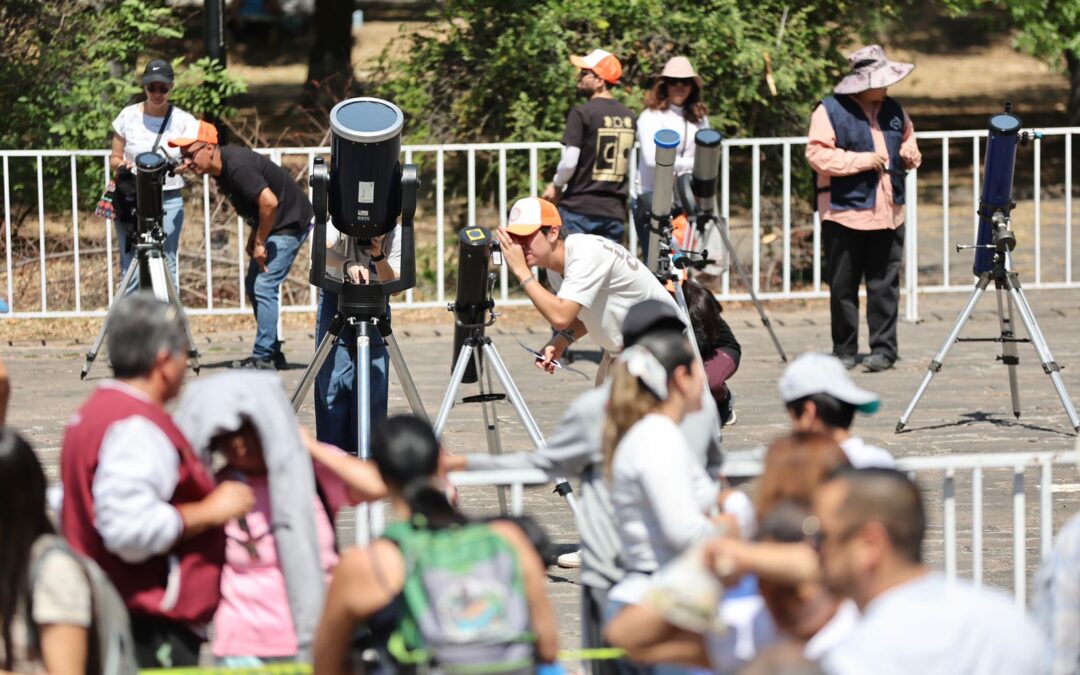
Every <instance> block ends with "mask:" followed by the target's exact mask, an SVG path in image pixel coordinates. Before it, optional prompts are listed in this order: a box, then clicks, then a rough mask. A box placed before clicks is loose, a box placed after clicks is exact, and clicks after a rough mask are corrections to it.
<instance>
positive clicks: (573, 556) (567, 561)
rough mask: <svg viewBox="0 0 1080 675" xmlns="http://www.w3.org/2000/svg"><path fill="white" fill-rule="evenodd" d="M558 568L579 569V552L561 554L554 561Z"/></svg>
mask: <svg viewBox="0 0 1080 675" xmlns="http://www.w3.org/2000/svg"><path fill="white" fill-rule="evenodd" d="M555 562H556V563H558V565H559V567H565V568H567V569H577V568H579V567H581V551H571V552H570V553H563V554H562V555H561V556H559V557H558V558H557V559H556V560H555Z"/></svg>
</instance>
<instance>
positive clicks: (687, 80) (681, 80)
mask: <svg viewBox="0 0 1080 675" xmlns="http://www.w3.org/2000/svg"><path fill="white" fill-rule="evenodd" d="M664 82H666V83H667V85H668V86H669V87H670V86H674V85H681V86H686V87H692V86H694V78H692V77H665V78H664Z"/></svg>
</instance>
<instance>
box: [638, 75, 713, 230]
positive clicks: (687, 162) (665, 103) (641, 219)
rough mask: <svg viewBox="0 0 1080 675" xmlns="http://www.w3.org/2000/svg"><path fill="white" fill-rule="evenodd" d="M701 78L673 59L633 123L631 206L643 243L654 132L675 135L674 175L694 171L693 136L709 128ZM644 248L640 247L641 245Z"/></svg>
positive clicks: (653, 159)
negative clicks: (633, 198) (634, 170)
mask: <svg viewBox="0 0 1080 675" xmlns="http://www.w3.org/2000/svg"><path fill="white" fill-rule="evenodd" d="M701 88H702V83H701V77H700V76H699V75H698V74H697V73H696V72H695V71H694V66H693V65H691V64H690V61H689V59H687V58H686V57H685V56H673V57H672V58H671V59H670V60H669V61H668V62H667V63H666V64H665V65H664V70H663V72H661V73H660V77H658V78H656V82H655V83H654V84H653V86H652V89H650V90H649V92H648V93H647V94H645V109H644V110H642V111H641V115H640V116H639V117H638V121H637V139H638V146H639V148H638V168H637V183H636V184H635V186H634V187H635V191H634V192H635V194H637V195H638V196H637V199H636V201H635V202H634V204H635V206H634V224H635V226H637V228H638V235H639V238H640V239H641V240H642V241H644V236H643V235H644V232H645V223H646V219H647V218H648V214H649V209H650V208H651V207H652V192H653V182H654V180H655V178H656V143H655V141H654V140H653V137H654V136H655V135H656V132H657V131H660V130H662V129H671V130H673V131H676V132H678V134H679V137H680V139H681V140H680V141H679V147H678V148H677V149H676V151H675V175H676V176H678V175H682V174H684V173H690V171H692V170H693V168H694V134H696V133H697V132H698V131H699V130H700V129H708V128H709V117H708V112H709V111H708V108H707V107H706V106H705V103H704V102H703V101H702V100H701ZM643 246H644V244H643Z"/></svg>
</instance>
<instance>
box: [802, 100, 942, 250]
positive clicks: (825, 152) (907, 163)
mask: <svg viewBox="0 0 1080 675" xmlns="http://www.w3.org/2000/svg"><path fill="white" fill-rule="evenodd" d="M852 100H856V101H857V99H855V98H854V97H852ZM859 105H860V107H862V109H863V113H864V114H865V115H866V118H867V119H868V120H870V136H871V137H872V138H873V139H874V151H875V152H874V153H870V152H852V151H850V150H844V149H842V148H838V147H836V132H835V131H833V126H832V123H831V122H830V121H829V113H828V112H826V110H825V106H823V105H819V106H818V107H817V109H816V110H814V114H813V115H812V116H811V117H810V133H809V136H810V140H809V142H808V143H807V144H806V160H807V161H808V162H810V166H811V168H813V169H814V171H816V172H817V185H818V187H819V188H821V187H828V185H829V176H851V175H853V174H856V173H862V172H863V171H869V170H870V169H871V167H872V166H873V164H872V163H871V161H872V159H873V155H874V154H875V153H876V154H880V155H883V156H888V154H889V152H888V149H887V148H886V147H885V134H884V133H882V131H881V127H880V126H879V125H878V119H877V115H878V110H880V108H881V104H880V103H877V104H874V105H871V106H865V105H863V104H862V103H859ZM900 157H901V159H903V160H904V168H905V169H917V168H919V165H920V164H922V154H920V153H919V146H918V145H917V144H916V143H915V125H913V124H912V123H911V118H910V117H908V114H907V112H905V113H904V140H903V142H902V143H901V144H900ZM818 213H820V214H821V219H822V220H823V221H825V220H831V221H833V222H835V223H839V224H841V225H843V226H844V227H850V228H851V229H853V230H886V229H896V228H898V227H900V226H901V225H903V224H904V207H903V206H902V205H900V204H896V203H894V202H893V190H892V181H891V180H880V181H878V188H877V197H876V199H875V201H874V206H873V208H869V209H852V210H848V211H833V210H832V206H831V204H830V202H829V193H828V192H822V193H820V194H819V195H818Z"/></svg>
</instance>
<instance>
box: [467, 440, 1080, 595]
mask: <svg viewBox="0 0 1080 675" xmlns="http://www.w3.org/2000/svg"><path fill="white" fill-rule="evenodd" d="M897 465H898V467H899V468H900V469H901V470H902V471H907V472H910V473H911V474H912V475H913V476H914V477H915V478H916V480H918V482H919V484H920V487H921V488H922V490H923V498H924V503H925V504H926V505H927V508H928V510H930V509H932V508H934V507H936V508H937V509H939V510H938V512H937V513H934V512H933V511H930V512H929V513H928V514H927V515H928V517H929V519H930V520H931V522H932V523H936V522H939V521H940V523H941V545H942V562H943V564H942V567H943V571H944V573H945V576H946V577H947V578H948V579H955V578H957V577H958V576H959V575H960V572H959V571H958V570H959V567H960V566H959V562H960V560H961V552H964V554H965V555H964V558H965V560H964V562H965V563H970V578H971V579H972V580H973V581H974V582H975V583H976V584H979V585H981V584H982V583H983V582H984V580H985V578H986V576H987V575H986V574H985V571H984V570H985V565H984V563H985V562H986V560H987V551H986V537H985V536H984V535H985V533H986V530H987V529H988V527H990V526H993V527H994V528H998V529H1000V528H1001V527H1002V526H1003V524H1002V523H1000V522H988V521H987V520H986V518H985V510H986V507H987V504H988V503H990V504H991V505H994V504H995V502H994V500H995V499H996V500H997V502H996V506H997V507H998V508H997V510H999V511H1000V510H1001V508H1002V504H1004V505H1005V508H1007V507H1008V505H1010V502H1011V512H1012V522H1011V530H1012V533H1011V534H1012V536H1011V539H1012V541H1011V547H1010V548H1011V552H1005V553H1004V557H1006V558H1011V568H1012V587H1013V596H1014V598H1015V600H1016V604H1017V605H1018V606H1020V607H1023V606H1025V604H1026V602H1027V585H1028V581H1029V576H1031V575H1033V574H1034V571H1035V570H1034V569H1031V575H1029V566H1028V560H1027V550H1028V545H1029V543H1031V542H1030V540H1029V536H1028V515H1029V514H1028V506H1027V499H1028V492H1029V488H1028V482H1027V479H1026V475H1025V474H1026V473H1027V472H1028V471H1029V470H1030V471H1033V472H1037V475H1038V478H1037V480H1036V481H1035V494H1036V496H1037V499H1038V516H1037V518H1036V522H1037V536H1036V537H1035V538H1036V539H1037V541H1038V552H1039V555H1038V560H1040V561H1041V560H1043V559H1045V558H1046V556H1047V555H1048V554H1049V552H1050V549H1051V547H1052V546H1053V534H1054V522H1053V518H1054V509H1053V507H1054V504H1053V495H1054V492H1055V489H1054V468H1055V467H1067V468H1066V469H1065V470H1066V471H1070V472H1071V471H1075V470H1076V456H1075V453H1073V452H1071V451H1067V450H1062V451H1059V452H1015V453H987V454H967V455H947V456H940V457H904V458H902V459H898V460H897ZM761 470H762V463H761V460H760V459H758V458H743V459H727V460H725V462H724V466H723V473H724V474H725V475H726V476H728V477H754V476H757V475H759V474H760V473H761ZM958 479H962V480H961V481H959V486H960V487H962V488H963V489H964V490H966V491H967V492H969V494H968V495H967V497H966V499H964V500H961V499H959V498H958V497H957V488H958ZM450 480H451V482H452V483H453V484H454V485H455V486H457V487H480V486H496V485H503V486H509V487H510V501H509V508H510V510H511V513H513V514H515V515H520V514H522V513H524V509H525V504H524V494H525V491H524V488H525V486H529V485H543V484H546V483H550V482H551V480H552V479H551V478H550V477H548V476H547V474H545V473H544V472H543V471H540V470H539V469H522V470H494V471H476V472H458V473H453V474H451V475H450ZM991 480H995V481H996V482H1002V481H1004V483H1005V484H1006V485H1007V486H1008V487H1007V490H1008V491H1007V492H1006V493H1005V494H1002V491H1001V490H999V491H998V492H997V493H990V494H987V488H986V487H984V481H985V482H990V481H991ZM1070 487H1071V486H1070ZM985 497H989V499H988V500H984V498H985ZM958 508H959V509H961V511H962V513H963V514H964V515H965V516H967V517H966V518H963V519H958V516H957V511H958ZM1070 515H1071V514H1070ZM961 520H964V521H968V522H969V527H965V528H963V530H962V529H961V526H960V522H961ZM935 531H936V530H935ZM961 535H963V536H961ZM933 536H934V535H928V539H929V538H932V537H933ZM968 550H970V556H968V555H967V553H966V551H968ZM993 553H997V554H999V555H1000V554H1001V553H1002V552H1000V551H994V552H993ZM968 558H970V560H968ZM996 562H998V563H1000V562H1001V561H1000V560H997V561H996ZM965 571H967V570H966V566H965ZM999 583H1000V582H999Z"/></svg>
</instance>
